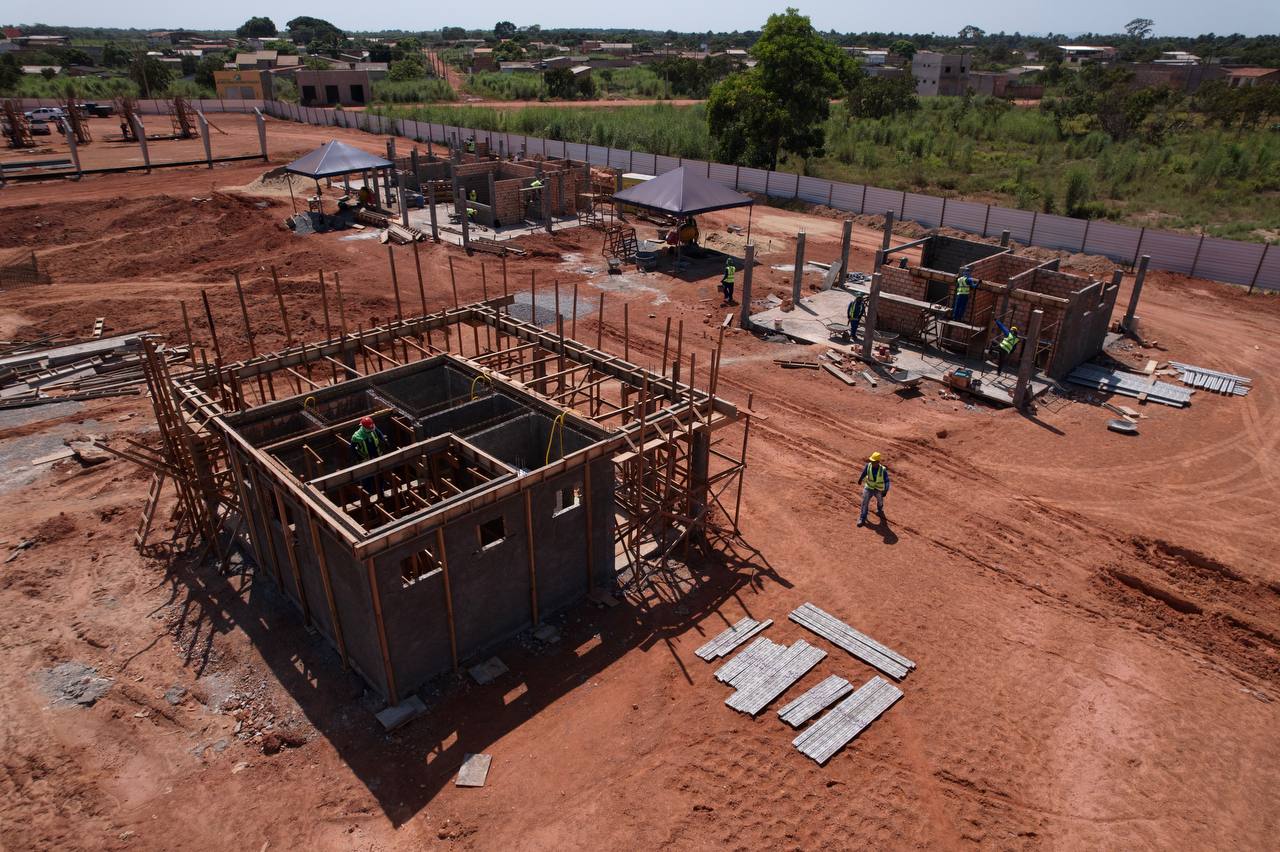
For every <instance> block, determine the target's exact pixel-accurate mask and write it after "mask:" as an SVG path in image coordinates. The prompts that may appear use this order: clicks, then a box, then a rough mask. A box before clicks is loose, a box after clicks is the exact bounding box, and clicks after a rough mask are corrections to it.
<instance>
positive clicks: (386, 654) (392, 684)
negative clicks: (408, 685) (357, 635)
mask: <svg viewBox="0 0 1280 852" xmlns="http://www.w3.org/2000/svg"><path fill="white" fill-rule="evenodd" d="M364 566H365V571H366V573H367V574H368V577H369V596H370V598H371V599H372V600H373V620H374V623H375V624H377V626H378V647H379V648H381V649H382V666H383V668H384V669H385V670H386V673H387V703H388V704H390V705H391V706H392V707H395V706H396V705H397V704H399V703H400V699H399V698H398V697H397V696H396V673H395V671H394V670H393V669H392V668H391V649H390V648H389V647H388V646H387V625H386V622H385V621H383V619H382V595H381V594H380V593H379V592H378V572H377V569H376V568H375V567H374V564H373V559H372V558H369V559H366V560H365V561H364Z"/></svg>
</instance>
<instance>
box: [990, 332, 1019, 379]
mask: <svg viewBox="0 0 1280 852" xmlns="http://www.w3.org/2000/svg"><path fill="white" fill-rule="evenodd" d="M996 328H998V329H1000V335H1001V336H1000V337H998V338H996V340H995V341H994V342H993V344H992V347H991V348H992V349H993V350H994V351H995V354H996V375H997V376H998V375H1000V374H1001V373H1003V372H1004V362H1005V359H1006V358H1008V357H1009V356H1010V355H1012V354H1013V350H1014V349H1015V348H1017V346H1018V327H1017V326H1016V325H1011V326H1009V327H1007V328H1006V327H1005V324H1004V323H1002V322H1000V320H996Z"/></svg>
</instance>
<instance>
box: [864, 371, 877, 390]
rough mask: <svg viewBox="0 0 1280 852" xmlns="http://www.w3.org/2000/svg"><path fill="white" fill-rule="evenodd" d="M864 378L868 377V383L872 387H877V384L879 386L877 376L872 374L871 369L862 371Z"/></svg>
mask: <svg viewBox="0 0 1280 852" xmlns="http://www.w3.org/2000/svg"><path fill="white" fill-rule="evenodd" d="M862 378H864V379H866V380H867V384H869V385H871V387H873V388H874V387H876V386H877V385H876V377H875V376H873V375H872V374H871V371H870V370H863V371H862Z"/></svg>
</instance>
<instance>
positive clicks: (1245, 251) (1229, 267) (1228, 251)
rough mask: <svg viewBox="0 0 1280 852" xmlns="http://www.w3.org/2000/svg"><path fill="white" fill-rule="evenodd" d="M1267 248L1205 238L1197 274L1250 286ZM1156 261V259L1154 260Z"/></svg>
mask: <svg viewBox="0 0 1280 852" xmlns="http://www.w3.org/2000/svg"><path fill="white" fill-rule="evenodd" d="M1265 249H1266V246H1264V245H1262V244H1261V243H1241V242H1236V241H1235V240H1220V239H1218V238H1216V237H1205V238H1204V242H1203V243H1201V244H1200V251H1199V256H1198V257H1197V258H1196V261H1195V274H1196V275H1199V276H1201V277H1204V278H1213V279H1215V280H1218V281H1230V282H1231V283H1232V284H1248V283H1249V282H1250V281H1252V280H1253V276H1254V273H1256V272H1257V271H1258V261H1260V260H1262V252H1263V251H1264V250H1265ZM1152 259H1153V260H1154V258H1152Z"/></svg>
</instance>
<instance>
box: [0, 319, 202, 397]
mask: <svg viewBox="0 0 1280 852" xmlns="http://www.w3.org/2000/svg"><path fill="white" fill-rule="evenodd" d="M102 322H104V321H103V320H102V319H101V318H99V319H98V321H97V322H95V328H94V332H95V335H94V336H91V337H89V338H84V339H71V340H63V341H59V342H57V343H56V345H49V344H51V343H55V341H53V340H52V339H51V338H44V339H42V340H39V341H33V342H29V343H19V342H10V343H8V344H7V345H0V408H21V407H25V406H30V405H41V404H44V403H50V402H64V401H67V400H77V399H97V398H100V397H108V396H119V395H126V394H136V393H139V391H140V387H139V386H140V385H142V384H143V383H144V382H145V381H146V377H145V375H144V371H143V363H142V342H143V341H144V340H145V339H147V338H151V337H155V336H156V335H153V334H150V333H148V332H140V333H132V334H124V335H118V336H115V337H99V336H97V334H98V330H99V328H100V325H99V324H100V323H102ZM160 351H161V352H162V353H163V357H164V358H165V360H166V361H167V362H168V363H170V364H172V363H177V362H179V361H182V360H184V359H185V358H187V356H188V354H189V352H188V350H187V348H186V347H166V346H164V345H163V344H161V346H160Z"/></svg>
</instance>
